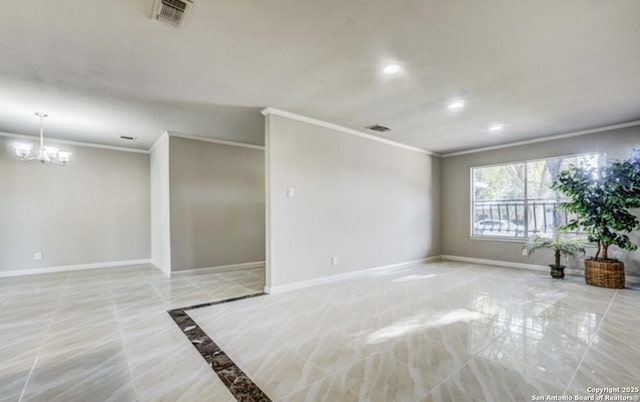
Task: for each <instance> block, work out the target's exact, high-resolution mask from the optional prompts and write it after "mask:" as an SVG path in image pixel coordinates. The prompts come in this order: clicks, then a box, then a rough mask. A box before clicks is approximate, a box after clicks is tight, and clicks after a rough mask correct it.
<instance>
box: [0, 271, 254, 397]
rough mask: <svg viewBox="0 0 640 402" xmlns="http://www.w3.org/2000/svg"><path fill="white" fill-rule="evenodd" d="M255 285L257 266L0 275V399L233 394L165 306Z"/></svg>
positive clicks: (230, 293)
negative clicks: (221, 269)
mask: <svg viewBox="0 0 640 402" xmlns="http://www.w3.org/2000/svg"><path fill="white" fill-rule="evenodd" d="M263 288H264V269H263V268H258V269H247V270H242V271H229V272H217V273H216V272H212V271H210V270H203V271H197V272H189V273H180V274H175V275H174V276H173V277H172V278H171V279H169V278H167V277H166V276H164V274H163V273H161V272H160V271H158V270H157V269H155V268H153V267H151V266H131V267H122V268H105V269H94V270H86V271H75V272H66V273H56V274H46V275H33V276H24V277H13V278H0V362H1V363H0V401H20V400H22V401H65V402H68V401H107V400H109V401H135V400H141V401H160V400H162V401H178V400H183V401H207V400H215V401H235V398H233V396H232V395H231V394H230V393H229V392H228V391H227V389H226V387H225V386H224V384H222V382H221V381H220V380H219V379H218V377H217V376H216V374H215V373H214V372H213V371H212V370H211V369H210V368H209V367H208V366H207V363H206V362H205V361H204V360H203V359H202V358H201V356H200V355H199V354H198V352H197V351H196V350H195V349H194V348H193V347H192V346H191V343H190V342H189V341H188V340H187V339H186V338H185V336H184V335H183V334H182V333H181V331H180V329H179V328H178V327H177V326H176V325H175V324H174V322H173V320H172V319H171V317H170V316H169V315H168V314H167V310H170V309H172V308H176V307H182V306H186V305H192V304H198V303H205V302H210V301H214V300H220V299H227V298H230V297H235V296H242V295H246V294H253V293H256V292H260V291H262V290H263Z"/></svg>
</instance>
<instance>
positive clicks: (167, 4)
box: [153, 0, 193, 26]
mask: <svg viewBox="0 0 640 402" xmlns="http://www.w3.org/2000/svg"><path fill="white" fill-rule="evenodd" d="M192 4H193V3H192V1H191V0H156V2H155V4H154V7H153V17H154V18H157V19H159V20H162V21H166V22H168V23H170V24H172V25H175V26H178V25H180V24H182V23H183V22H184V21H185V19H186V18H187V15H188V13H189V9H190V8H191V5H192Z"/></svg>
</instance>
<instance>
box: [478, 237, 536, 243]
mask: <svg viewBox="0 0 640 402" xmlns="http://www.w3.org/2000/svg"><path fill="white" fill-rule="evenodd" d="M467 238H468V239H469V240H480V241H494V242H502V243H521V244H524V243H526V242H527V238H526V237H517V238H514V237H499V236H468V237H467Z"/></svg>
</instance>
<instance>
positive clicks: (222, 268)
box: [173, 261, 264, 274]
mask: <svg viewBox="0 0 640 402" xmlns="http://www.w3.org/2000/svg"><path fill="white" fill-rule="evenodd" d="M260 267H264V261H253V262H243V263H240V264H229V265H217V266H215V267H205V268H196V269H185V270H182V271H173V273H174V274H181V273H183V272H201V271H220V272H227V271H235V270H238V269H249V268H260Z"/></svg>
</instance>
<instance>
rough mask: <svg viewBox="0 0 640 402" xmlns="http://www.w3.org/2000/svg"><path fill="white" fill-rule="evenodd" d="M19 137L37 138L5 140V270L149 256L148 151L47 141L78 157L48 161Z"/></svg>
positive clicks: (1, 221)
mask: <svg viewBox="0 0 640 402" xmlns="http://www.w3.org/2000/svg"><path fill="white" fill-rule="evenodd" d="M16 141H20V142H32V143H34V144H36V143H37V139H34V140H26V139H20V140H16V139H15V138H11V137H0V275H2V274H3V273H4V274H15V273H17V272H20V271H25V272H26V270H47V269H49V268H54V267H61V266H62V267H66V266H70V265H86V264H102V263H109V264H115V263H119V262H126V261H132V260H148V259H149V253H150V235H149V190H148V189H149V155H147V154H144V153H134V152H123V151H116V150H109V149H101V148H94V147H86V146H79V145H70V144H57V143H56V141H54V140H47V143H48V144H53V145H57V146H58V147H59V148H61V149H63V150H65V151H69V152H71V153H72V156H71V161H70V162H69V163H68V164H67V166H64V167H62V166H56V165H50V166H44V165H41V164H40V163H39V162H36V161H31V162H23V161H20V160H19V158H18V157H17V156H16V154H15V149H14V147H13V145H14V144H15V142H16ZM37 251H39V252H41V253H42V259H41V260H35V258H34V254H35V252H37ZM16 271H17V272H16Z"/></svg>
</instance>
